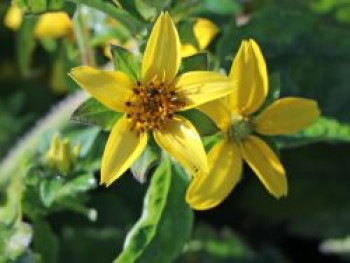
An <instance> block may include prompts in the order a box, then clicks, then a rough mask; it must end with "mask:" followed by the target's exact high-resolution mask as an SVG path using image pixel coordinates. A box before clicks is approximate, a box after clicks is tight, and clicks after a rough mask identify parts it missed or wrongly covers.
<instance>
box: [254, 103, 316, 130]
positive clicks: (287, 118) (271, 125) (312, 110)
mask: <svg viewBox="0 0 350 263" xmlns="http://www.w3.org/2000/svg"><path fill="white" fill-rule="evenodd" d="M319 116H320V110H319V108H318V105H317V102H316V101H314V100H311V99H304V98H294V97H287V98H283V99H279V100H276V101H274V102H273V103H272V104H271V105H269V106H268V107H267V108H266V109H265V110H264V111H263V112H262V113H261V114H260V115H259V116H258V117H257V118H256V120H255V129H256V131H257V132H259V133H261V134H265V135H279V134H293V133H296V132H298V131H300V130H302V129H303V128H306V127H307V126H309V125H310V124H312V123H313V122H315V121H316V120H317V118H318V117H319Z"/></svg>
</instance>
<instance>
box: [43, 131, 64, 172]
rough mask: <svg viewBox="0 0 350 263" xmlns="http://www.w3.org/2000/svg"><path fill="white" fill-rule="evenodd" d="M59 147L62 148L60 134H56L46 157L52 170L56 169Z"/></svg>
mask: <svg viewBox="0 0 350 263" xmlns="http://www.w3.org/2000/svg"><path fill="white" fill-rule="evenodd" d="M59 147H60V139H59V137H58V134H57V133H56V134H54V135H53V136H52V140H51V145H50V148H49V150H48V151H47V152H46V155H45V159H46V163H47V165H48V166H49V167H50V168H54V167H55V164H56V158H57V156H58V151H59Z"/></svg>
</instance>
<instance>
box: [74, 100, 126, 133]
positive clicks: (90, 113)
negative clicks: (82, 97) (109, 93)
mask: <svg viewBox="0 0 350 263" xmlns="http://www.w3.org/2000/svg"><path fill="white" fill-rule="evenodd" d="M122 115H123V113H121V112H115V111H113V110H111V109H109V108H107V107H106V106H104V105H103V104H101V103H100V102H99V101H97V100H96V99H94V98H89V99H87V100H86V101H84V102H83V103H82V104H81V105H80V106H79V107H78V108H77V109H76V110H75V111H74V112H73V114H72V116H71V117H70V119H71V120H72V121H75V122H79V123H84V124H90V125H96V126H99V127H101V128H102V129H103V130H107V131H108V130H111V129H112V127H113V125H114V124H115V123H116V122H117V120H118V119H119V118H120V117H121V116H122Z"/></svg>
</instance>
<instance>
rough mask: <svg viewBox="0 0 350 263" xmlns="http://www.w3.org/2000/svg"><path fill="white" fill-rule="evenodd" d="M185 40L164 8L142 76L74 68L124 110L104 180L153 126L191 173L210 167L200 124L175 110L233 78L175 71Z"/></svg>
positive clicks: (136, 150) (140, 146) (97, 93)
mask: <svg viewBox="0 0 350 263" xmlns="http://www.w3.org/2000/svg"><path fill="white" fill-rule="evenodd" d="M180 64H181V44H180V40H179V36H178V32H177V30H176V28H175V25H174V23H173V21H172V19H171V17H170V15H169V14H168V13H167V12H166V13H161V15H160V16H159V17H158V19H157V21H156V23H155V25H154V27H153V30H152V32H151V35H150V38H149V41H148V43H147V46H146V50H145V53H144V56H143V62H142V67H141V79H140V80H139V81H137V82H135V81H134V80H132V79H131V78H130V77H129V76H128V75H126V74H125V73H123V72H121V71H116V72H113V71H101V70H98V69H94V68H91V67H78V68H74V69H72V71H71V72H70V75H71V77H72V78H73V79H74V80H75V81H76V82H77V83H78V84H79V85H80V86H81V87H82V88H83V89H85V90H86V91H88V92H89V93H90V94H91V95H92V96H93V97H95V98H96V99H97V100H99V101H100V102H101V103H103V104H104V105H106V106H107V107H109V108H111V109H113V110H115V111H117V112H124V113H125V115H124V116H123V117H121V119H120V120H118V122H117V123H116V124H115V126H114V127H113V128H112V131H111V134H110V136H109V138H108V141H107V144H106V146H105V151H104V154H103V158H102V167H101V183H104V184H106V185H110V184H111V183H112V182H113V181H115V180H116V179H118V178H119V177H120V176H121V175H122V174H123V173H124V172H125V171H126V170H127V169H128V168H129V167H130V166H131V164H132V163H133V162H134V161H135V160H136V159H137V158H138V157H139V156H140V154H141V153H142V151H143V150H144V149H145V147H146V144H147V140H148V132H149V131H152V132H153V136H154V138H155V141H156V142H157V143H158V145H159V146H160V147H162V148H163V149H164V150H165V151H167V152H168V153H169V154H170V155H172V156H173V157H174V158H176V159H177V160H178V161H179V162H180V163H181V164H182V165H183V166H184V167H185V168H187V169H188V170H189V171H190V172H191V174H192V175H196V174H202V173H205V172H207V157H206V154H205V150H204V148H203V145H202V143H201V139H200V136H199V134H198V132H197V131H196V129H195V127H194V126H193V125H192V124H191V123H190V122H189V121H188V120H186V119H185V118H184V117H182V116H180V115H177V114H176V112H178V111H183V110H187V109H190V108H194V107H196V106H198V105H200V104H203V103H206V102H208V101H210V100H213V99H217V98H220V97H223V96H226V95H228V94H229V93H230V92H231V91H232V89H233V83H232V81H230V79H229V78H227V77H225V76H222V75H221V74H219V73H215V72H206V71H195V72H187V73H184V74H182V75H180V76H176V75H177V73H178V70H179V67H180Z"/></svg>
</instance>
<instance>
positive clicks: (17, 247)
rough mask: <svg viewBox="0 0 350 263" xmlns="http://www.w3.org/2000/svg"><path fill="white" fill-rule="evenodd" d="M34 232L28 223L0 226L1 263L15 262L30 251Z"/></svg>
mask: <svg viewBox="0 0 350 263" xmlns="http://www.w3.org/2000/svg"><path fill="white" fill-rule="evenodd" d="M32 235H33V230H32V228H31V227H30V225H28V224H26V223H20V222H19V223H16V224H13V225H12V226H11V227H9V226H4V225H2V224H0V237H1V239H0V262H13V261H14V260H16V258H18V257H19V256H20V255H22V254H23V253H24V252H25V251H26V250H28V247H29V244H30V242H31V240H32Z"/></svg>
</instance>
